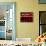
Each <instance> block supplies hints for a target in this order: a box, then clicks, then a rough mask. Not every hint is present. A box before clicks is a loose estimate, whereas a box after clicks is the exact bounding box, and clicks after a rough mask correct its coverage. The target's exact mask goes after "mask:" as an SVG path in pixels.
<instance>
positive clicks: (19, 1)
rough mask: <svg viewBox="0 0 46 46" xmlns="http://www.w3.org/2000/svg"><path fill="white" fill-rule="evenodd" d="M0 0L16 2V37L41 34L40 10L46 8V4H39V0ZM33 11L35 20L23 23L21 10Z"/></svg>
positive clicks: (34, 36) (32, 36)
mask: <svg viewBox="0 0 46 46" xmlns="http://www.w3.org/2000/svg"><path fill="white" fill-rule="evenodd" d="M0 2H16V37H17V38H25V37H26V38H36V37H37V36H38V34H39V10H46V4H43V5H42V4H38V0H3V1H0ZM23 11H24V12H25V11H29V12H33V22H31V23H21V22H20V12H23Z"/></svg>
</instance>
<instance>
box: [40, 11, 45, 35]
mask: <svg viewBox="0 0 46 46" xmlns="http://www.w3.org/2000/svg"><path fill="white" fill-rule="evenodd" d="M45 32H46V11H39V35H40V34H43V33H45Z"/></svg>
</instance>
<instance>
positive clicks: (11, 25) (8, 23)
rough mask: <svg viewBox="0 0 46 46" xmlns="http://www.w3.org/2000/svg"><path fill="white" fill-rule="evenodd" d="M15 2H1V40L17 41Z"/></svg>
mask: <svg viewBox="0 0 46 46" xmlns="http://www.w3.org/2000/svg"><path fill="white" fill-rule="evenodd" d="M15 10H16V5H15V2H0V40H15V39H16V37H15V28H16V27H15Z"/></svg>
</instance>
